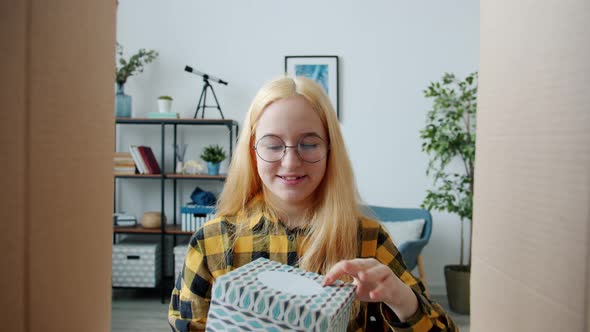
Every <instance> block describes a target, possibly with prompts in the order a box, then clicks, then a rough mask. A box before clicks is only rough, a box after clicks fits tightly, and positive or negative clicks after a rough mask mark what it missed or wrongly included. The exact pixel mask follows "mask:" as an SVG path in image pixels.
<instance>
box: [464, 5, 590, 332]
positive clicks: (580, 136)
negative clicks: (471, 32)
mask: <svg viewBox="0 0 590 332" xmlns="http://www.w3.org/2000/svg"><path fill="white" fill-rule="evenodd" d="M588 9H590V8H589V4H588V3H587V2H586V1H582V0H568V1H564V2H560V3H559V6H551V5H549V4H546V3H545V4H543V5H539V6H530V5H529V4H525V3H517V2H510V1H488V0H484V1H482V2H481V52H480V54H481V58H480V66H481V68H480V84H479V88H480V89H479V100H478V133H477V134H478V137H477V140H478V141H477V156H476V179H475V201H474V229H473V236H474V238H473V266H472V280H471V285H472V290H471V306H472V307H471V329H472V330H473V331H484V332H485V331H494V330H496V329H497V328H498V327H501V328H502V330H507V331H554V330H556V329H558V330H563V331H584V330H586V329H587V328H588V327H589V326H588V325H587V317H586V315H587V314H588V310H589V309H588V300H589V297H588V288H589V281H588V271H589V266H588V253H589V252H590V241H589V234H590V229H589V224H590V208H589V203H590V112H588V105H589V104H590V94H588V92H587V87H588V86H590V62H588V61H587V59H588V58H590V46H589V45H588V43H587V34H585V33H581V32H582V31H590V30H589V29H590V24H589V22H590V11H589V10H588Z"/></svg>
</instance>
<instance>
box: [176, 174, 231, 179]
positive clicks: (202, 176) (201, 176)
mask: <svg viewBox="0 0 590 332" xmlns="http://www.w3.org/2000/svg"><path fill="white" fill-rule="evenodd" d="M226 177H227V174H219V175H209V174H195V175H187V174H175V173H170V174H166V178H168V179H199V180H225V178H226Z"/></svg>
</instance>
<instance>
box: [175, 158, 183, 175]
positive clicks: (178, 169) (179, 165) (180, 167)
mask: <svg viewBox="0 0 590 332" xmlns="http://www.w3.org/2000/svg"><path fill="white" fill-rule="evenodd" d="M183 168H184V163H183V162H182V161H177V162H176V174H182V173H183V171H184V170H183Z"/></svg>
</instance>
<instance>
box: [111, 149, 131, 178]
mask: <svg viewBox="0 0 590 332" xmlns="http://www.w3.org/2000/svg"><path fill="white" fill-rule="evenodd" d="M113 162H114V165H113V171H114V172H115V175H127V174H135V161H134V160H133V157H132V156H131V153H129V152H115V157H114V158H113Z"/></svg>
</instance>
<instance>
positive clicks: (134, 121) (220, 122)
mask: <svg viewBox="0 0 590 332" xmlns="http://www.w3.org/2000/svg"><path fill="white" fill-rule="evenodd" d="M116 125H159V126H160V144H161V153H160V163H161V171H162V174H157V175H155V176H145V177H142V176H141V177H140V176H134V175H129V176H125V175H117V176H115V177H114V180H113V181H114V183H113V185H114V187H113V191H114V193H113V212H116V208H117V187H116V186H117V179H131V178H132V179H142V180H143V179H150V180H151V179H159V180H160V199H161V201H160V218H161V219H160V220H164V214H165V213H164V211H165V202H164V201H165V199H164V194H165V189H166V180H168V179H171V180H172V182H173V196H174V197H173V203H172V204H173V211H174V213H173V224H174V225H176V221H177V220H176V208H177V206H176V205H177V203H176V190H177V188H176V186H177V183H176V182H177V180H199V181H200V180H207V181H211V180H220V179H217V178H212V179H207V178H186V179H183V178H176V177H174V178H168V177H166V176H165V174H166V171H165V156H166V144H165V136H166V127H167V126H172V128H173V135H172V137H173V140H174V143H173V146H176V144H177V128H178V126H225V127H227V129H228V130H229V158H230V160H231V157H232V156H233V144H234V141H237V139H238V132H239V124H238V123H237V122H236V121H235V120H229V119H148V118H116V119H115V127H116ZM115 137H116V128H115ZM116 144H117V142H116V140H115V149H116V148H117V147H116ZM173 160H174V162H173V165H172V167H173V170H175V169H176V156H173ZM165 227H166V225H165V224H164V223H161V225H160V230H161V233H156V234H155V235H160V246H161V248H162V250H161V252H160V254H161V255H162V259H161V260H160V271H161V274H162V277H164V267H165V257H166V255H165V254H164V242H165V237H166V236H167V235H172V236H173V247H174V246H175V245H176V237H177V235H178V234H169V233H166V232H165ZM117 234H123V233H115V232H114V231H113V243H116V236H117ZM134 234H137V233H134ZM141 234H142V235H143V234H144V233H141ZM145 234H150V233H145ZM158 287H159V288H160V290H161V302H162V303H165V302H164V301H165V296H166V294H165V292H166V289H165V287H164V285H163V283H161V284H160V285H159V286H158ZM158 287H156V288H158Z"/></svg>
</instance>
